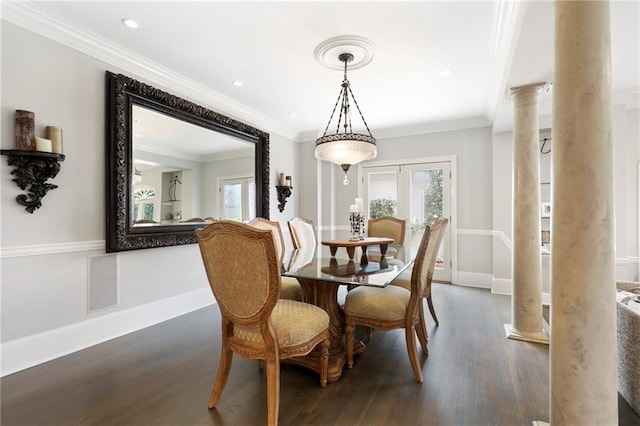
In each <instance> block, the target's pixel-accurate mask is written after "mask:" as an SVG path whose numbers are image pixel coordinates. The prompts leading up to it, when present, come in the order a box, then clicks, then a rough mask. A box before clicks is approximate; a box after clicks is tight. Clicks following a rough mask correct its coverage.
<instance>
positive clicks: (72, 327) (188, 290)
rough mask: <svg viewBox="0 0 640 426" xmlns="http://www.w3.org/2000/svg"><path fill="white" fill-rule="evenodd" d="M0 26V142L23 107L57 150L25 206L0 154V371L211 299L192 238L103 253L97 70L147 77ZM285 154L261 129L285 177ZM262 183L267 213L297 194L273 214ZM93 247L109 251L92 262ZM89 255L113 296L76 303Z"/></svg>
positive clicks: (287, 148) (290, 149) (8, 139)
mask: <svg viewBox="0 0 640 426" xmlns="http://www.w3.org/2000/svg"><path fill="white" fill-rule="evenodd" d="M1 31H2V46H1V48H2V50H1V52H2V69H1V71H2V75H1V79H2V80H1V90H2V104H1V106H2V109H1V114H2V115H1V124H2V128H1V136H2V139H1V144H2V145H1V146H2V148H3V149H13V148H14V134H13V133H14V132H13V128H14V111H15V110H16V109H25V110H29V111H33V112H35V118H36V133H37V135H39V136H43V135H44V127H45V126H46V125H55V126H58V127H61V128H62V129H63V134H64V153H65V155H66V159H65V161H64V162H63V163H62V167H61V171H60V173H59V175H58V176H57V177H56V178H55V180H54V181H53V183H55V184H57V185H59V187H58V188H57V189H55V190H53V191H50V192H49V194H47V196H46V197H45V198H44V199H43V206H42V207H41V208H40V209H39V210H37V211H35V213H33V214H29V213H28V212H26V211H25V209H24V208H23V207H21V206H19V205H18V204H17V203H16V202H15V197H16V195H18V194H19V193H21V191H20V190H19V188H18V187H17V186H16V184H15V183H14V182H12V181H11V179H12V176H11V175H10V172H11V170H12V168H11V167H9V166H8V165H7V162H6V159H5V158H2V159H1V160H2V161H1V162H0V164H1V165H0V191H1V192H0V200H1V206H0V214H1V217H2V221H1V225H0V227H1V228H0V230H1V248H2V252H1V257H2V258H1V266H2V268H1V279H2V282H1V294H2V301H1V313H0V322H1V332H2V336H1V337H2V340H1V342H2V374H3V375H4V374H8V373H11V372H13V371H17V370H19V369H22V368H26V367H28V366H30V365H33V364H36V363H39V362H43V361H46V360H48V359H50V358H52V357H55V356H59V355H62V354H65V353H68V352H70V351H73V350H77V349H79V348H82V347H85V346H87V345H90V344H95V343H98V342H100V341H102V340H104V339H108V338H113V337H116V336H117V335H119V334H123V333H126V332H129V331H132V330H135V329H137V328H140V327H144V326H147V325H150V324H153V323H154V322H158V321H162V320H165V319H168V318H170V317H172V316H175V315H180V314H182V313H184V312H187V311H189V310H193V309H197V308H199V307H202V306H205V305H207V304H210V303H212V302H213V297H212V296H211V292H210V290H209V288H208V283H207V280H206V276H205V273H204V268H203V267H202V264H201V260H200V254H199V251H198V247H197V245H187V246H179V247H166V248H158V249H146V250H138V251H131V252H121V253H119V254H110V255H106V253H105V249H104V247H105V241H104V240H105V126H106V123H105V102H106V98H105V96H106V94H105V92H106V90H105V71H107V70H109V71H112V72H121V73H123V74H126V75H129V76H131V77H133V78H136V79H139V80H141V81H148V80H145V78H144V76H143V77H140V76H137V75H135V74H133V73H130V72H127V70H126V69H120V68H118V67H115V66H112V65H109V64H107V63H105V62H102V61H100V60H97V59H94V58H93V57H90V56H88V55H85V54H83V53H80V52H78V51H76V50H73V49H71V48H68V47H65V46H63V45H61V44H59V43H56V42H53V41H51V40H49V39H45V38H43V37H41V36H38V35H36V34H34V33H31V32H29V31H26V30H24V29H22V28H20V27H17V26H15V25H13V24H10V23H7V22H6V21H3V22H2V28H1ZM150 84H152V85H153V86H155V87H159V88H161V89H163V90H166V91H168V92H170V93H174V94H176V95H178V96H183V95H181V94H180V93H178V92H176V91H175V90H172V89H171V87H162V86H160V85H158V84H154V83H150ZM183 97H184V96H183ZM196 103H201V102H196ZM205 106H207V105H205ZM219 111H220V112H222V113H225V111H223V110H219ZM249 124H253V123H249ZM265 130H266V131H268V129H265ZM296 155H297V147H296V144H295V143H293V142H292V141H291V140H288V139H286V138H284V137H281V136H279V135H276V134H273V133H272V134H271V150H270V156H271V167H272V170H275V171H276V172H277V171H278V170H282V171H286V172H288V173H287V174H290V175H292V176H294V179H295V180H297V170H296V169H295V158H296ZM271 176H272V177H271V179H272V182H274V180H273V179H274V173H272V174H271ZM295 180H294V182H295ZM270 188H271V191H270V197H271V203H270V207H271V212H272V216H271V217H272V219H275V220H283V219H285V217H286V216H288V215H295V214H296V213H297V209H296V207H295V206H296V202H297V200H296V198H297V194H295V193H294V195H293V197H292V199H290V201H289V203H288V204H287V209H286V210H285V213H284V214H280V213H279V212H278V211H277V207H276V206H277V199H276V193H275V188H274V187H273V185H270ZM285 215H286V216H285ZM95 256H97V259H102V258H103V257H104V258H105V259H108V260H110V261H108V262H106V263H100V266H98V264H94V263H93V262H92V259H93V260H95V259H96V257H95ZM92 265H93V267H94V268H95V269H100V268H103V269H102V270H101V271H102V272H104V274H98V275H99V276H104V277H107V276H109V275H111V274H112V273H113V272H114V269H115V272H116V273H115V277H116V279H117V289H118V304H117V305H116V306H114V307H109V308H106V309H102V310H99V311H94V312H88V288H89V284H90V283H89V279H88V276H89V273H90V268H91V267H92ZM105 265H107V266H105ZM94 272H96V271H95V270H94ZM98 272H100V271H98ZM105 279H106V278H105ZM124 318H126V321H125V320H123V319H124Z"/></svg>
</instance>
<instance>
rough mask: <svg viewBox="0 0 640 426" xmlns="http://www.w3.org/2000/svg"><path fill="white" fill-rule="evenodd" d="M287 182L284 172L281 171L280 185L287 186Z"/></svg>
mask: <svg viewBox="0 0 640 426" xmlns="http://www.w3.org/2000/svg"><path fill="white" fill-rule="evenodd" d="M286 183H287V182H286V181H285V178H284V173H280V180H279V185H280V186H285V185H286Z"/></svg>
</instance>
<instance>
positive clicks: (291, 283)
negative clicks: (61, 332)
mask: <svg viewBox="0 0 640 426" xmlns="http://www.w3.org/2000/svg"><path fill="white" fill-rule="evenodd" d="M249 226H253V227H254V228H258V229H268V230H271V231H273V232H274V233H275V234H277V237H276V240H277V244H278V245H277V247H276V254H277V255H278V262H279V263H280V264H281V265H282V262H283V261H284V254H285V246H284V237H283V236H282V228H281V227H280V222H278V221H275V220H269V219H265V218H262V217H256V218H254V219H252V220H251V221H249ZM280 281H281V285H282V288H281V289H280V297H281V298H284V299H291V300H302V288H301V287H300V283H299V282H298V280H296V279H295V278H293V277H280Z"/></svg>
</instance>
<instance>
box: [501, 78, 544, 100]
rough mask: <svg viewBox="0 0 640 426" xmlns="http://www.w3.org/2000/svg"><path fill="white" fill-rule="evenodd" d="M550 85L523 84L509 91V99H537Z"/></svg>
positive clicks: (540, 83) (539, 83) (542, 83)
mask: <svg viewBox="0 0 640 426" xmlns="http://www.w3.org/2000/svg"><path fill="white" fill-rule="evenodd" d="M549 86H551V83H547V82H545V81H542V82H538V83H531V84H524V85H522V86H515V87H511V88H510V89H509V99H514V98H521V97H523V96H527V97H529V96H534V97H537V96H538V95H539V94H540V93H542V91H543V90H545V89H548V88H549Z"/></svg>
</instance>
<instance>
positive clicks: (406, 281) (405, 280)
mask: <svg viewBox="0 0 640 426" xmlns="http://www.w3.org/2000/svg"><path fill="white" fill-rule="evenodd" d="M448 223H449V219H447V218H443V217H441V218H438V219H436V221H435V222H433V224H432V225H431V238H430V242H429V244H431V246H432V247H430V248H429V249H428V251H429V253H430V254H431V258H430V259H428V262H429V263H428V265H429V269H428V273H427V282H426V284H425V287H424V293H423V295H422V296H423V297H424V298H425V299H427V305H428V306H429V312H430V313H431V318H433V321H434V322H435V323H436V325H440V321H438V316H437V315H436V310H435V309H434V307H433V299H432V298H431V281H432V280H433V272H434V271H435V268H436V261H437V259H438V252H439V251H440V246H441V245H442V240H444V234H445V231H446V229H447V224H448ZM391 285H395V286H400V287H404V288H406V289H407V290H409V289H410V287H411V270H410V269H408V270H405V271H404V272H403V273H401V274H400V275H399V276H398V277H396V279H395V280H393V281H391ZM420 327H421V328H422V329H423V330H424V331H425V333H426V330H427V324H426V322H425V319H424V309H423V308H422V307H421V308H420Z"/></svg>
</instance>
